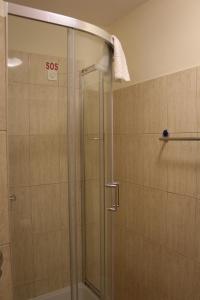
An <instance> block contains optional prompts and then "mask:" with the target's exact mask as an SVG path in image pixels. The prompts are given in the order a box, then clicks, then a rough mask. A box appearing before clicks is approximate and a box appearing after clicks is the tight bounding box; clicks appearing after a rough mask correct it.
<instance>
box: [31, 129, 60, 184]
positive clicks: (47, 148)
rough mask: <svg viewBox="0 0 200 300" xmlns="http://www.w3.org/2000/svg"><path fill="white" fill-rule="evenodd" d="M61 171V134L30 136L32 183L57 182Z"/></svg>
mask: <svg viewBox="0 0 200 300" xmlns="http://www.w3.org/2000/svg"><path fill="white" fill-rule="evenodd" d="M59 172H60V168H59V136H57V135H56V136H55V135H44V136H39V135H35V136H30V183H31V184H32V185H35V184H47V183H57V182H59Z"/></svg>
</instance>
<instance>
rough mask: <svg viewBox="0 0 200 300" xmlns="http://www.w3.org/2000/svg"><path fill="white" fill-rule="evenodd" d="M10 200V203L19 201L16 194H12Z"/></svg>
mask: <svg viewBox="0 0 200 300" xmlns="http://www.w3.org/2000/svg"><path fill="white" fill-rule="evenodd" d="M9 200H10V201H13V202H14V201H16V200H17V197H16V195H15V194H10V196H9Z"/></svg>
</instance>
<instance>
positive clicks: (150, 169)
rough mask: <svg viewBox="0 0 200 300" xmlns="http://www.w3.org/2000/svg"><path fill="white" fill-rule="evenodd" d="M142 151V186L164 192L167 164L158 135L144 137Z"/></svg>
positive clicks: (164, 149)
mask: <svg viewBox="0 0 200 300" xmlns="http://www.w3.org/2000/svg"><path fill="white" fill-rule="evenodd" d="M143 149H144V167H143V168H144V169H143V172H144V185H145V186H150V187H153V188H158V189H162V190H166V189H167V162H166V147H165V143H163V142H161V141H159V135H145V136H144V139H143ZM141 167H142V166H141Z"/></svg>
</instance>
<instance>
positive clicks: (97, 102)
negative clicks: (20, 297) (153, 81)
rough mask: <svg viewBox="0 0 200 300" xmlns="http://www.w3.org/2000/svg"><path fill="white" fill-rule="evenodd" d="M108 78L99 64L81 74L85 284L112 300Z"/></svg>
mask: <svg viewBox="0 0 200 300" xmlns="http://www.w3.org/2000/svg"><path fill="white" fill-rule="evenodd" d="M108 79H110V78H109V77H108V74H107V73H106V72H104V71H102V69H101V67H100V66H99V65H92V66H90V67H88V68H86V69H83V70H82V71H81V94H82V126H81V128H82V133H81V140H82V141H81V164H82V166H81V170H82V185H81V186H82V189H81V194H82V197H81V205H82V233H83V236H82V247H83V248H82V253H83V257H82V261H83V265H82V266H83V283H84V284H85V285H86V286H88V287H89V288H90V290H91V291H93V293H94V295H97V296H98V298H100V299H110V300H111V289H110V287H111V279H112V251H111V241H112V236H111V234H112V230H111V229H112V228H111V225H112V224H111V214H112V212H114V211H115V210H116V208H115V207H113V206H112V201H109V199H111V198H112V189H110V188H115V186H114V185H113V184H111V183H112V152H111V150H112V147H111V145H112V134H111V133H112V132H111V128H112V126H109V125H112V118H111V115H110V113H111V112H112V109H111V105H112V103H111V98H110V97H108V96H110V94H109V89H108V86H106V84H107V83H108ZM106 92H107V93H106ZM106 96H107V97H106ZM109 108H110V110H109ZM107 188H108V189H107ZM94 299H95V298H94Z"/></svg>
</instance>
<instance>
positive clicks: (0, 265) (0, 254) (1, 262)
mask: <svg viewBox="0 0 200 300" xmlns="http://www.w3.org/2000/svg"><path fill="white" fill-rule="evenodd" d="M2 266H3V253H2V252H1V251H0V278H1V277H2V274H3V271H2Z"/></svg>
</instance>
